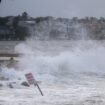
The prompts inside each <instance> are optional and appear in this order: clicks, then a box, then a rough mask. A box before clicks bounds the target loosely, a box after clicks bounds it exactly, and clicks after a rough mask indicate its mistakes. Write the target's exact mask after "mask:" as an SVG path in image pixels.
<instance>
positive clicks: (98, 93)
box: [0, 39, 105, 105]
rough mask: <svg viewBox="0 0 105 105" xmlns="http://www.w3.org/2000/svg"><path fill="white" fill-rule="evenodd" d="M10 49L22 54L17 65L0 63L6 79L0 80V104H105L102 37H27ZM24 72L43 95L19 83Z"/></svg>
mask: <svg viewBox="0 0 105 105" xmlns="http://www.w3.org/2000/svg"><path fill="white" fill-rule="evenodd" d="M9 43H12V44H14V43H15V42H9ZM8 49H9V48H8ZM14 52H16V53H21V54H22V55H21V56H19V57H18V58H17V59H18V63H17V68H15V67H11V68H7V67H6V66H2V67H1V69H2V70H1V73H0V75H2V76H3V77H4V78H7V80H2V81H0V83H1V84H3V86H1V87H0V105H105V42H104V41H96V40H94V41H91V40H79V41H76V40H75V41H71V40H46V41H43V40H42V41H38V40H34V39H29V40H27V41H25V42H20V43H17V44H15V45H14ZM11 53H12V50H11ZM26 73H32V74H33V75H34V77H35V79H36V80H37V81H38V84H39V86H40V88H41V90H42V92H43V94H44V96H41V95H40V92H39V91H38V89H37V87H35V86H30V87H25V86H22V85H20V84H21V82H23V81H26V78H25V76H24V75H25V74H26ZM9 83H12V85H13V88H9V87H8V86H7V85H8V84H9Z"/></svg>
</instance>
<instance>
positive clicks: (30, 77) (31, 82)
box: [25, 73, 43, 96]
mask: <svg viewBox="0 0 105 105" xmlns="http://www.w3.org/2000/svg"><path fill="white" fill-rule="evenodd" d="M25 77H26V79H27V81H28V83H29V84H30V85H35V86H37V88H38V90H39V91H40V93H41V95H42V96H43V93H42V91H41V89H40V87H39V85H38V83H37V81H36V80H35V79H34V76H33V75H32V73H28V74H25Z"/></svg>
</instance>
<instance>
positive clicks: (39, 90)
mask: <svg viewBox="0 0 105 105" xmlns="http://www.w3.org/2000/svg"><path fill="white" fill-rule="evenodd" d="M34 85H35V86H37V88H38V90H39V91H40V94H41V95H42V96H44V95H43V93H42V91H41V89H40V87H39V85H38V84H37V83H36V84H34Z"/></svg>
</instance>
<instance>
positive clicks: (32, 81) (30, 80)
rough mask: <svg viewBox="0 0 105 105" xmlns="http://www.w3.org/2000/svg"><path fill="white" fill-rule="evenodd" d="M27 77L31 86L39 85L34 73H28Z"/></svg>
mask: <svg viewBox="0 0 105 105" xmlns="http://www.w3.org/2000/svg"><path fill="white" fill-rule="evenodd" d="M25 76H26V78H27V81H28V83H29V84H30V85H32V84H37V82H36V80H35V79H34V77H33V75H32V73H28V74H26V75H25Z"/></svg>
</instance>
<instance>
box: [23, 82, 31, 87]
mask: <svg viewBox="0 0 105 105" xmlns="http://www.w3.org/2000/svg"><path fill="white" fill-rule="evenodd" d="M21 85H23V86H27V87H29V86H30V85H29V84H28V83H27V82H22V83H21Z"/></svg>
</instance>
